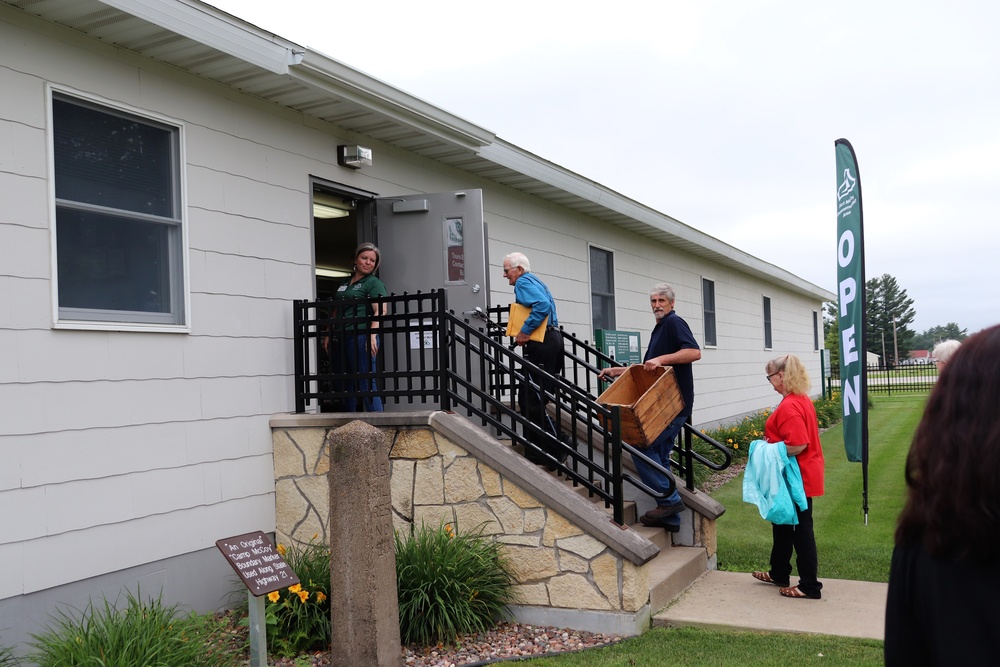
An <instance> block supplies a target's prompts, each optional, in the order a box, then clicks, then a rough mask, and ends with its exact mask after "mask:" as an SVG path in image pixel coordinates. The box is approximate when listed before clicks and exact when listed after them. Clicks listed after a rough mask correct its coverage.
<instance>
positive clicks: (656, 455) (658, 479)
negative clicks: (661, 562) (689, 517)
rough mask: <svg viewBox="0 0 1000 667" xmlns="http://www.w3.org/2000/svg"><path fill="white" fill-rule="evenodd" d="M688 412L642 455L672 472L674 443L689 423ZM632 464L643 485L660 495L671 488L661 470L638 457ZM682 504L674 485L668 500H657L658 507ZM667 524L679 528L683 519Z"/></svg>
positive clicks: (675, 420)
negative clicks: (671, 453)
mask: <svg viewBox="0 0 1000 667" xmlns="http://www.w3.org/2000/svg"><path fill="white" fill-rule="evenodd" d="M687 418H688V415H687V412H686V411H685V412H681V414H679V415H677V417H676V418H675V419H674V420H673V421H672V422H670V424H669V425H668V426H667V428H666V429H665V430H664V431H663V433H661V434H660V435H659V437H657V438H656V440H654V441H653V444H651V445H650V446H649V447H647V448H646V449H644V450H642V453H643V454H645V455H646V456H648V457H649V458H651V459H653V460H654V461H656V462H657V463H659V464H660V465H661V466H663V467H664V468H666V469H667V470H670V452H672V451H673V449H674V443H675V442H676V441H677V434H678V433H680V432H681V428H683V427H684V422H686V421H687ZM632 462H633V463H635V471H636V472H637V473H639V479H641V480H642V483H643V484H645V485H646V486H648V487H649V488H651V489H652V490H654V491H656V492H658V493H664V492H665V491H666V490H667V489H668V488H669V487H670V480H669V479H667V476H666V475H664V474H663V473H661V472H660V471H659V470H656V469H654V468H653V467H652V466H651V465H649V464H648V463H646V462H645V461H643V460H641V459H639V457H637V456H633V457H632ZM679 502H681V494H680V493H678V492H677V485H676V484H675V485H674V492H673V493H672V494H670V495H669V496H667V497H666V498H657V499H656V505H657V507H667V506H669V505H676V504H677V503H679ZM666 522H667V523H672V524H674V525H677V526H679V525H680V524H681V518H680V517H679V516H672V517H668V518H667V519H666Z"/></svg>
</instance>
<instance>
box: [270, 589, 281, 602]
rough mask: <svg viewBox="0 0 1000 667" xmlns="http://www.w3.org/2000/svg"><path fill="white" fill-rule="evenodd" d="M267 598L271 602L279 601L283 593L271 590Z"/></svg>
mask: <svg viewBox="0 0 1000 667" xmlns="http://www.w3.org/2000/svg"><path fill="white" fill-rule="evenodd" d="M267 599H268V600H270V601H271V602H277V601H278V600H280V599H281V593H279V592H278V591H271V592H270V593H268V594H267Z"/></svg>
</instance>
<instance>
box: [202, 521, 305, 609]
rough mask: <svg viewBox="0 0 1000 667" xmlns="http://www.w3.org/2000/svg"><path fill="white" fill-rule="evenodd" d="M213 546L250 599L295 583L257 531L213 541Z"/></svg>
mask: <svg viewBox="0 0 1000 667" xmlns="http://www.w3.org/2000/svg"><path fill="white" fill-rule="evenodd" d="M215 546H217V547H219V551H221V552H222V555H223V556H225V557H226V560H227V561H228V562H229V564H230V565H232V566H233V569H234V570H236V574H238V575H239V576H240V579H241V580H242V581H243V583H244V584H246V587H247V588H248V589H250V593H251V594H253V595H254V596H261V595H267V594H268V593H270V592H272V591H276V590H278V589H281V588H287V587H288V586H294V585H295V584H297V583H299V578H298V576H296V574H295V572H293V571H292V568H290V567H289V566H288V563H287V562H285V559H284V558H282V556H281V554H280V553H278V552H277V550H275V548H274V545H273V544H271V540H269V539H268V538H267V535H265V534H264V533H263V532H261V531H257V532H256V533H246V534H244V535H237V536H235V537H226V538H223V539H221V540H216V542H215Z"/></svg>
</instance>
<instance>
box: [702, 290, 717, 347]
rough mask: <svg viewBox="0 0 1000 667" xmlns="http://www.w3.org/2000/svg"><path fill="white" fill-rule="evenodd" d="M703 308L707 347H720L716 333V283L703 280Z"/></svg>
mask: <svg viewBox="0 0 1000 667" xmlns="http://www.w3.org/2000/svg"><path fill="white" fill-rule="evenodd" d="M701 307H702V311H703V314H704V317H705V345H706V346H712V345H718V342H719V341H718V336H717V335H716V332H715V281H714V280H709V279H708V278H702V279H701Z"/></svg>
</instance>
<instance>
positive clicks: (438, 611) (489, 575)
mask: <svg viewBox="0 0 1000 667" xmlns="http://www.w3.org/2000/svg"><path fill="white" fill-rule="evenodd" d="M500 549H501V545H500V544H499V543H498V542H495V541H493V540H492V539H490V538H489V537H487V536H484V535H483V534H482V526H480V527H479V529H478V530H476V531H475V532H470V533H465V534H462V535H455V534H454V532H453V531H452V528H451V525H447V526H440V527H438V528H436V529H431V528H427V527H426V526H421V527H420V528H419V529H418V530H414V531H411V535H410V537H409V539H403V537H401V536H400V534H399V532H398V531H397V532H396V584H397V587H398V592H399V630H400V634H401V636H402V639H403V643H404V644H420V645H422V646H433V645H435V644H450V643H453V642H454V641H455V639H456V638H457V637H458V635H460V634H468V633H472V632H482V631H485V630H487V629H489V628H491V627H493V626H494V625H495V624H496V623H497V622H498V621H500V620H502V619H503V618H505V617H506V616H507V610H506V606H507V605H508V604H509V603H511V602H512V601H513V599H514V592H513V582H514V578H513V575H512V573H511V570H510V566H509V565H508V563H507V561H506V560H505V559H504V557H503V555H502V554H501V551H500Z"/></svg>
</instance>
